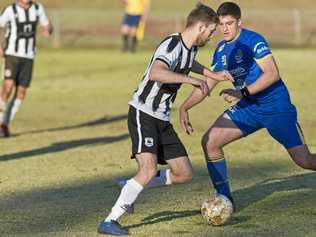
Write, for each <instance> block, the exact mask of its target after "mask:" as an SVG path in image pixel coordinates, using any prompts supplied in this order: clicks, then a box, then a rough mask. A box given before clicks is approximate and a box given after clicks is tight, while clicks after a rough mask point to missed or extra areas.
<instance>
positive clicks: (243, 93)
mask: <svg viewBox="0 0 316 237" xmlns="http://www.w3.org/2000/svg"><path fill="white" fill-rule="evenodd" d="M240 92H241V94H242V96H243V97H248V96H250V93H249V90H248V88H247V87H243V88H241V89H240Z"/></svg>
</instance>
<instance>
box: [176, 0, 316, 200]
mask: <svg viewBox="0 0 316 237" xmlns="http://www.w3.org/2000/svg"><path fill="white" fill-rule="evenodd" d="M217 14H218V16H219V20H220V23H219V29H220V31H221V34H222V37H223V40H222V41H221V42H219V43H218V45H217V48H216V50H215V53H214V56H213V63H212V66H213V70H214V71H220V70H228V71H229V72H230V74H231V75H232V76H233V78H234V83H233V84H234V87H235V88H234V89H224V90H222V91H221V93H220V94H221V95H222V96H223V98H224V99H225V100H226V101H227V102H229V103H232V102H237V101H238V102H237V104H235V105H233V106H232V107H231V108H230V109H228V110H226V111H225V112H224V113H223V114H222V115H220V116H219V117H218V118H217V119H216V121H215V122H214V123H213V125H212V126H211V127H210V128H209V129H208V130H207V132H206V133H205V134H204V136H203V138H202V146H203V150H204V153H205V158H206V163H207V169H208V171H209V175H210V178H211V181H212V184H213V186H214V188H215V190H216V193H219V194H223V195H225V196H227V197H228V198H229V199H230V200H231V201H232V202H233V198H232V195H231V191H230V187H229V181H228V175H227V166H226V161H225V158H224V152H223V147H224V146H225V145H227V144H229V143H231V142H233V141H235V140H238V139H240V138H242V137H245V136H248V135H250V134H252V133H254V132H256V131H258V130H259V129H261V128H266V129H267V130H268V132H269V134H270V135H271V136H272V137H273V138H274V139H275V140H277V141H278V142H279V143H280V144H282V145H283V146H284V147H285V149H286V150H287V151H288V153H289V155H290V157H291V158H292V159H293V161H294V162H295V163H296V164H297V165H299V166H300V167H302V168H304V169H310V170H316V154H311V152H310V151H309V149H308V147H307V146H306V145H305V143H304V138H303V135H302V131H301V129H300V126H299V124H298V121H297V112H296V108H295V106H294V105H293V104H292V103H291V100H290V96H289V93H288V90H287V88H286V86H285V84H284V82H283V81H282V80H281V78H280V75H279V71H278V67H277V64H276V62H275V60H274V58H273V56H272V53H271V51H270V48H269V46H268V43H267V41H266V40H265V39H264V38H263V37H262V36H261V35H260V34H258V33H256V32H254V31H250V30H248V29H245V28H242V27H241V10H240V8H239V6H238V5H237V4H236V3H233V2H225V3H222V4H221V5H220V6H219V8H218V10H217ZM216 84H217V83H216V82H215V81H211V80H209V81H208V86H209V88H210V89H212V88H214V87H215V85H216ZM204 98H205V95H203V94H202V92H201V90H200V89H198V88H195V89H194V91H193V92H192V94H191V95H190V96H189V97H188V98H187V100H186V101H185V102H184V103H183V104H182V105H181V107H180V123H181V126H182V128H183V130H185V131H186V132H187V133H189V134H190V133H191V132H193V129H192V126H191V124H190V121H189V114H188V110H189V109H191V108H192V107H193V106H195V105H196V104H198V103H199V102H201V101H202V100H203V99H204Z"/></svg>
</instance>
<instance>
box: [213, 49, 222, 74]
mask: <svg viewBox="0 0 316 237" xmlns="http://www.w3.org/2000/svg"><path fill="white" fill-rule="evenodd" d="M211 70H212V71H213V72H219V71H222V70H223V69H222V67H221V63H220V60H219V53H218V49H216V50H215V52H214V54H213V59H212V63H211Z"/></svg>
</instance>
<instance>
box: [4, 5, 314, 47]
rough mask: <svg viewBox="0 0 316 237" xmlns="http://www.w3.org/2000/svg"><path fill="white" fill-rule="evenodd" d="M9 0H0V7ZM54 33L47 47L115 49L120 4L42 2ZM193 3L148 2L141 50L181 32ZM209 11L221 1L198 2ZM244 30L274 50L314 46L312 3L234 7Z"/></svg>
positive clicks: (120, 16)
mask: <svg viewBox="0 0 316 237" xmlns="http://www.w3.org/2000/svg"><path fill="white" fill-rule="evenodd" d="M10 2H12V1H10V0H1V4H0V7H3V6H5V5H6V4H9V3H10ZM39 2H41V3H43V4H44V5H45V6H46V8H47V11H48V14H49V16H50V18H51V19H52V22H53V25H54V27H55V32H54V35H53V37H52V38H51V39H50V41H47V40H43V39H40V40H39V44H40V45H42V46H43V45H44V46H47V47H55V48H59V47H113V46H117V47H119V45H120V43H121V41H120V29H119V27H120V24H121V20H122V16H123V13H124V6H123V4H122V1H120V0H90V1H85V0H76V1H70V0H42V1H39ZM196 2H197V1H196V0H172V1H170V0H153V1H152V4H151V12H150V14H149V19H148V22H147V27H146V36H145V40H144V41H143V42H142V47H145V48H148V47H152V46H153V45H154V44H156V43H157V41H159V40H160V39H161V38H162V37H163V36H164V35H166V34H168V33H172V32H177V31H180V30H181V29H182V26H183V24H184V22H185V17H186V14H187V12H189V10H190V9H192V8H193V7H194V5H195V4H196ZM202 2H204V3H206V4H209V5H210V6H212V7H213V8H214V9H216V8H217V7H218V5H219V4H220V2H221V1H219V0H213V1H202ZM238 3H239V4H240V6H241V8H242V12H243V16H242V18H243V21H244V24H245V25H246V27H247V28H253V29H256V31H258V32H260V33H262V34H263V35H265V37H266V38H267V39H268V40H269V42H270V44H271V45H272V46H274V47H311V46H313V47H314V46H316V18H315V14H316V1H315V0H300V1H297V0H282V1H276V0H266V1H259V0H241V1H238Z"/></svg>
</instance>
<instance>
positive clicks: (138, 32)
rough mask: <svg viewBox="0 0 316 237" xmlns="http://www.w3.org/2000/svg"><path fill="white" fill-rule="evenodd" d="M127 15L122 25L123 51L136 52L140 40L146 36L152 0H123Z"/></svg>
mask: <svg viewBox="0 0 316 237" xmlns="http://www.w3.org/2000/svg"><path fill="white" fill-rule="evenodd" d="M123 3H124V4H125V7H126V8H125V15H124V18H123V23H122V27H121V33H122V38H123V48H122V50H123V52H126V51H131V52H135V49H136V44H137V41H138V40H142V38H143V36H144V29H145V22H146V20H147V16H148V12H149V8H150V0H123Z"/></svg>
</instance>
